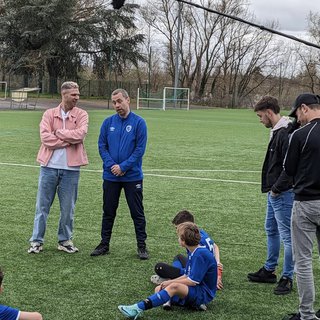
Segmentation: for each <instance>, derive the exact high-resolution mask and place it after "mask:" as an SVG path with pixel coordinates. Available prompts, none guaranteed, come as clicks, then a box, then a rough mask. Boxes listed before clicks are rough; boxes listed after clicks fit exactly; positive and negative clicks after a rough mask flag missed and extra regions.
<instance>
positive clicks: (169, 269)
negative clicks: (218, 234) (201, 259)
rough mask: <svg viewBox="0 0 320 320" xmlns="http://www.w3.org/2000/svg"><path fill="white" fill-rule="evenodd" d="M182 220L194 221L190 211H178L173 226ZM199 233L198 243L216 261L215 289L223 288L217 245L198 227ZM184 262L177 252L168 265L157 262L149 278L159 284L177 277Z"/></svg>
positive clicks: (182, 256) (180, 273)
mask: <svg viewBox="0 0 320 320" xmlns="http://www.w3.org/2000/svg"><path fill="white" fill-rule="evenodd" d="M183 222H193V223H194V216H193V214H192V213H191V212H190V211H188V210H182V211H179V212H178V213H177V214H176V215H175V217H174V218H173V220H172V224H173V225H174V226H175V227H177V226H178V225H179V224H181V223H183ZM200 235H201V239H200V245H201V246H205V247H206V248H207V249H208V250H209V251H210V252H211V253H212V254H213V255H214V257H215V259H216V261H217V265H218V281H217V289H218V290H221V289H222V288H223V283H222V272H223V264H222V263H221V262H220V251H219V247H218V246H217V244H216V243H215V242H214V241H213V240H212V238H211V237H210V236H209V235H208V234H207V233H206V232H205V231H204V230H203V229H200ZM186 264H187V258H186V257H185V256H184V255H182V254H179V255H177V256H175V257H174V259H173V263H172V265H169V264H167V263H164V262H159V263H157V264H156V265H155V267H154V270H155V272H156V274H155V275H153V276H151V279H150V280H151V282H152V283H154V284H157V285H159V284H160V283H161V282H162V281H164V280H167V279H175V278H177V277H180V276H181V275H183V274H184V271H185V267H186ZM167 309H169V308H167Z"/></svg>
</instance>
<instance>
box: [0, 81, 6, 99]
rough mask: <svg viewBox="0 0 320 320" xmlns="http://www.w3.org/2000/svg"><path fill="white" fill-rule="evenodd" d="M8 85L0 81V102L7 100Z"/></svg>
mask: <svg viewBox="0 0 320 320" xmlns="http://www.w3.org/2000/svg"><path fill="white" fill-rule="evenodd" d="M7 92H8V84H7V82H6V81H0V100H6V99H7Z"/></svg>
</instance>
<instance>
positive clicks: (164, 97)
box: [137, 87, 190, 111]
mask: <svg viewBox="0 0 320 320" xmlns="http://www.w3.org/2000/svg"><path fill="white" fill-rule="evenodd" d="M168 90H185V91H186V92H187V98H185V99H177V98H176V97H174V98H168V96H167V91H168ZM140 101H147V102H149V101H150V102H154V101H158V102H160V101H161V105H162V107H160V106H159V107H158V108H155V107H152V106H151V107H148V108H141V107H140ZM168 101H170V102H175V103H176V102H184V103H186V105H187V106H186V108H179V109H184V110H189V109H190V88H175V87H164V88H163V92H162V98H144V97H141V95H140V88H138V92H137V110H139V109H150V110H151V109H152V110H160V109H162V110H163V111H165V110H166V109H168V108H167V102H168ZM170 109H175V107H173V108H170ZM177 109H178V108H177Z"/></svg>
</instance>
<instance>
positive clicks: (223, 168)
mask: <svg viewBox="0 0 320 320" xmlns="http://www.w3.org/2000/svg"><path fill="white" fill-rule="evenodd" d="M112 113H113V112H112V111H110V110H99V111H98V110H92V111H89V116H90V121H89V133H88V136H87V138H86V141H85V145H86V149H87V152H88V156H89V161H90V164H89V165H88V166H87V167H86V168H84V169H86V170H82V172H81V178H80V186H79V199H78V202H77V207H76V215H75V232H74V242H75V244H76V245H77V247H78V248H79V249H80V252H79V253H78V254H75V255H67V254H65V253H63V252H59V251H57V235H56V233H57V225H58V210H59V209H58V201H57V199H56V200H55V202H54V204H53V207H52V209H51V214H50V216H49V221H48V226H47V232H46V238H45V245H44V252H43V253H42V254H39V255H28V254H27V248H28V239H29V238H30V236H31V232H32V226H33V218H34V207H35V198H36V193H37V180H38V174H39V168H38V167H33V166H36V165H37V164H36V161H35V158H36V155H37V152H38V148H39V145H40V142H39V121H40V119H41V116H42V112H41V111H28V112H24V111H1V112H0V117H1V127H0V138H1V149H0V159H1V160H0V162H1V164H0V177H1V202H0V212H1V223H0V238H1V250H0V265H3V266H4V267H5V270H6V277H5V281H4V285H5V291H4V293H3V295H1V296H0V303H1V304H6V305H11V306H13V307H18V308H20V309H22V310H38V311H40V312H41V313H42V314H43V315H44V319H50V320H61V319H67V320H76V319H77V320H79V319H83V320H87V319H90V320H98V319H105V318H106V319H123V317H122V316H121V315H120V313H119V312H118V310H117V305H118V304H131V303H134V302H136V301H138V300H141V299H144V298H145V297H147V296H148V295H149V294H151V293H152V292H153V288H154V286H153V285H152V284H151V283H150V282H149V278H150V276H151V275H152V274H153V273H154V272H153V266H154V264H155V263H156V262H158V261H166V262H170V261H171V260H172V257H173V256H174V255H175V254H177V253H179V252H183V251H182V248H179V246H178V243H177V239H176V235H175V232H174V228H172V227H171V219H172V217H173V216H174V215H175V213H176V212H177V211H178V210H181V209H183V208H186V209H189V210H191V211H192V212H194V214H195V216H196V222H197V224H198V225H199V226H201V227H203V228H204V229H205V230H206V231H207V232H208V233H209V234H210V235H211V236H212V237H213V238H214V240H215V241H216V242H217V244H218V245H219V247H220V251H221V259H222V262H223V264H224V285H225V288H224V290H223V291H221V292H218V295H217V298H216V299H215V300H214V301H213V302H212V303H211V304H210V305H209V308H208V311H207V312H202V313H199V312H192V311H189V310H183V309H180V308H176V309H175V310H174V311H173V312H165V311H163V310H162V309H161V308H157V309H154V310H151V311H148V312H146V313H145V314H144V317H143V319H146V320H147V319H175V320H177V319H190V320H192V319H219V320H224V319H239V320H240V319H254V320H258V319H261V320H262V319H264V320H265V319H270V320H274V319H281V318H282V316H283V315H284V314H286V313H288V312H293V311H295V310H296V309H297V306H298V296H297V289H296V288H295V289H294V291H293V293H292V294H291V295H289V296H284V297H279V296H275V295H274V294H273V286H272V285H271V286H270V285H264V284H254V283H249V282H248V281H247V277H246V275H247V273H248V272H252V271H256V270H258V268H260V267H261V266H262V264H263V262H264V259H265V255H266V248H265V242H266V241H265V233H264V230H263V225H264V217H265V204H266V203H265V202H266V198H265V195H262V194H261V193H260V185H259V182H260V169H261V166H262V161H263V158H264V154H265V150H266V145H267V143H268V135H269V132H268V130H266V129H265V128H263V127H262V126H261V124H259V122H258V120H257V118H256V116H255V114H254V113H253V112H252V111H251V110H222V109H214V110H191V111H188V112H187V111H166V112H162V111H148V110H143V111H140V110H139V111H137V113H139V114H140V115H142V116H143V117H144V118H145V119H146V121H147V125H148V145H147V150H146V155H145V158H144V164H143V166H144V172H145V180H144V205H145V212H146V217H147V232H148V246H149V250H150V255H151V258H150V260H148V261H139V260H138V259H137V256H136V241H135V235H134V229H133V223H132V220H131V218H130V215H129V212H128V208H127V205H126V203H125V200H124V197H123V195H122V198H121V201H120V206H119V210H118V215H117V219H116V223H115V226H114V230H113V236H112V240H111V247H110V250H111V253H110V254H109V255H107V256H103V257H96V258H92V257H90V256H89V254H90V252H91V251H92V250H93V249H94V247H95V246H96V245H97V244H98V243H99V240H100V223H101V212H102V190H101V189H102V178H101V172H100V170H101V160H100V157H99V154H98V150H97V139H98V135H99V129H100V125H101V123H102V121H103V119H104V118H105V117H107V116H109V115H111V114H112ZM14 164H16V165H14ZM22 165H24V166H22ZM88 169H89V170H88ZM316 258H317V256H316V254H315V259H316ZM279 264H280V266H281V265H282V259H281V261H280V263H279ZM280 270H281V268H280ZM280 270H279V273H280ZM315 273H316V277H317V275H319V267H318V265H316V266H315ZM318 289H319V288H318Z"/></svg>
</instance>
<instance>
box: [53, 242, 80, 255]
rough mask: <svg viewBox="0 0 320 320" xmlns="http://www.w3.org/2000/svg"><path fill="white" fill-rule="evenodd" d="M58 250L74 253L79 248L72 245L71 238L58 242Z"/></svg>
mask: <svg viewBox="0 0 320 320" xmlns="http://www.w3.org/2000/svg"><path fill="white" fill-rule="evenodd" d="M58 250H60V251H64V252H67V253H76V252H78V251H79V249H78V248H77V247H75V246H74V245H73V242H72V241H71V240H66V241H62V242H59V245H58Z"/></svg>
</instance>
